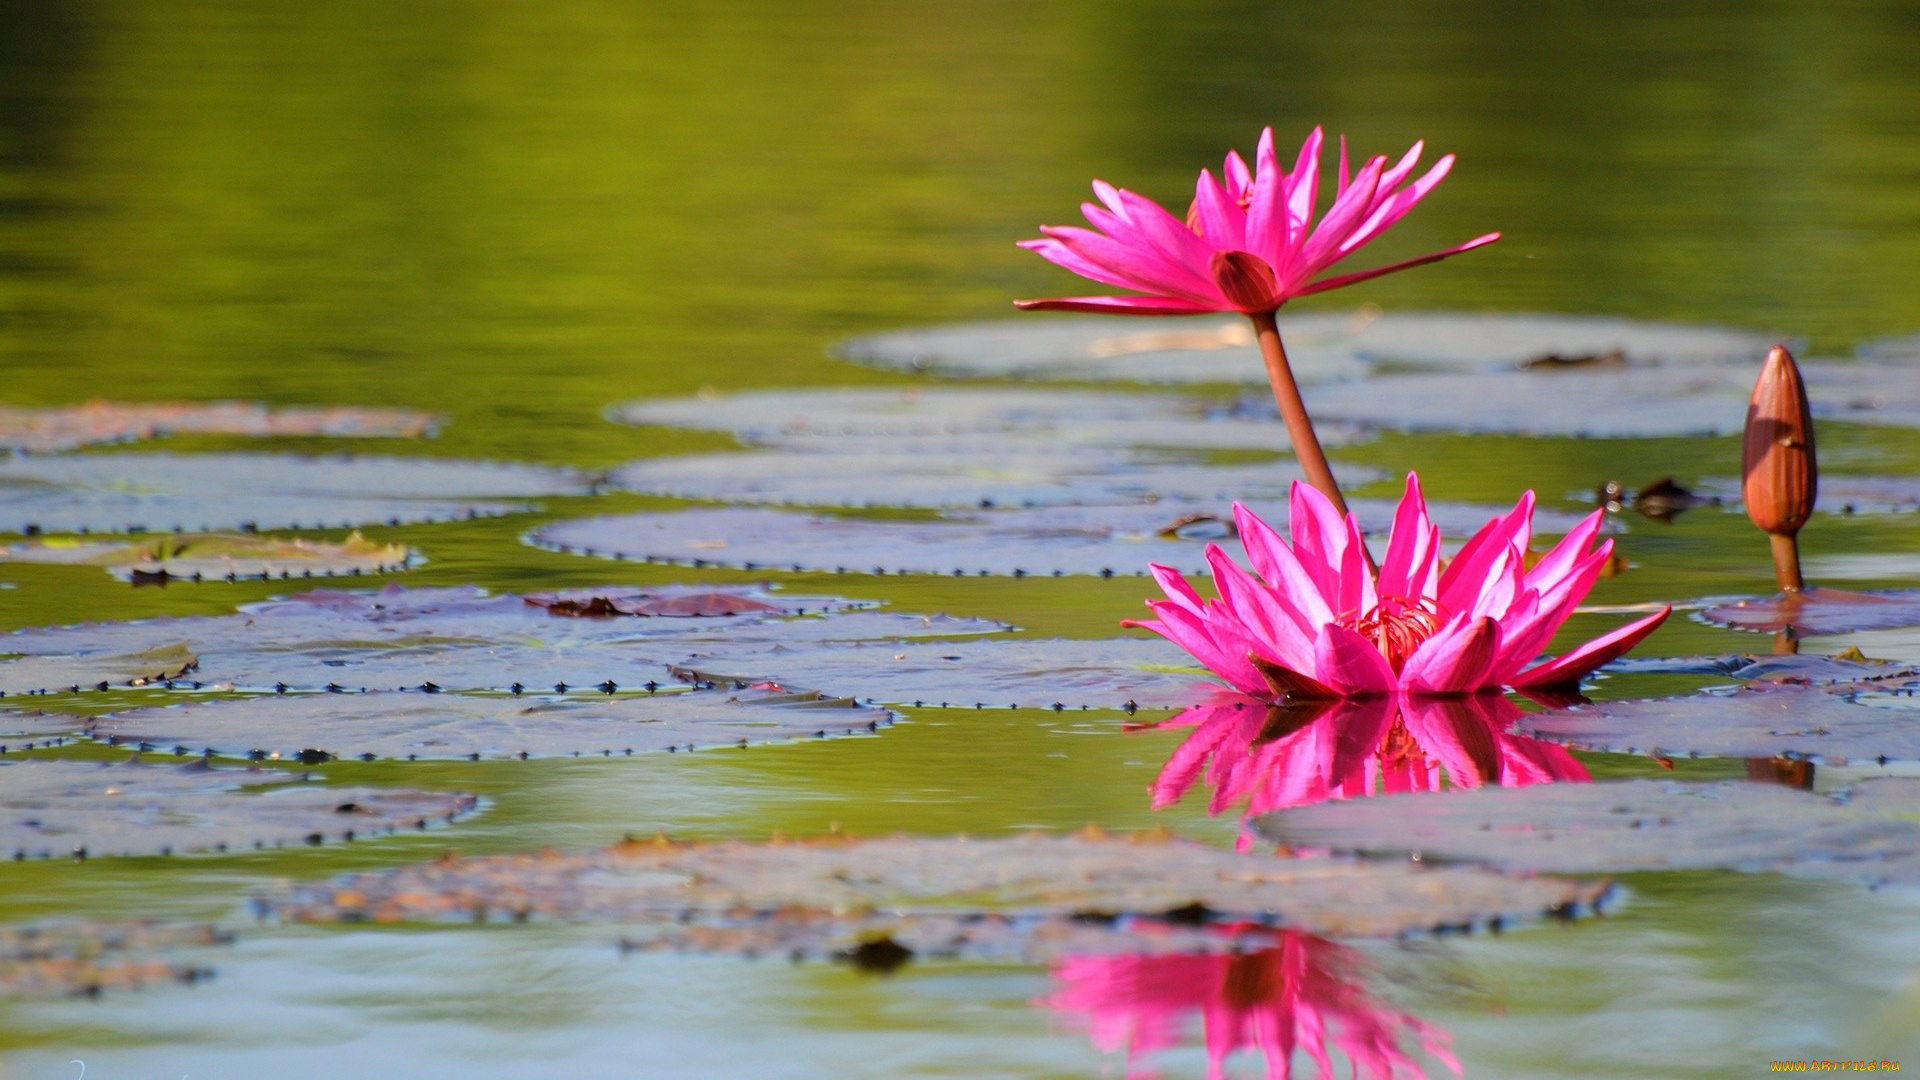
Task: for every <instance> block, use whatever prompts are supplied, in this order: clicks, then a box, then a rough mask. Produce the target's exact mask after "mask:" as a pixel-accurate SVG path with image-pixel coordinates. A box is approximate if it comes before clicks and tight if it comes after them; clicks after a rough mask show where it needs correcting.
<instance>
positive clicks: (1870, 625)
mask: <svg viewBox="0 0 1920 1080" xmlns="http://www.w3.org/2000/svg"><path fill="white" fill-rule="evenodd" d="M1700 617H1701V618H1702V619H1705V620H1706V621H1708V622H1710V623H1718V624H1720V625H1721V626H1730V627H1732V628H1734V629H1735V630H1752V631H1756V632H1758V633H1763V634H1771V633H1778V632H1780V631H1782V630H1791V631H1793V632H1794V633H1796V634H1800V635H1826V634H1847V633H1852V632H1854V631H1858V630H1892V629H1897V628H1899V627H1904V626H1920V589H1900V590H1895V589H1890V590H1886V591H1873V592H1848V591H1847V590H1845V589H1826V588H1820V587H1817V586H1816V587H1813V588H1808V589H1803V590H1801V591H1800V592H1797V593H1775V594H1774V595H1772V596H1765V597H1755V598H1753V599H1749V600H1736V601H1733V602H1731V603H1726V604H1721V605H1719V606H1717V607H1710V608H1707V609H1705V610H1704V611H1702V612H1700Z"/></svg>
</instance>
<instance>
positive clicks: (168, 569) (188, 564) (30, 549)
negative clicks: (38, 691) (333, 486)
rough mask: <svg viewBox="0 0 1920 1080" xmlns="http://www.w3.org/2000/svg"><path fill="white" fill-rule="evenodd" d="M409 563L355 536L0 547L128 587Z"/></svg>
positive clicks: (21, 558) (399, 550)
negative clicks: (90, 570)
mask: <svg viewBox="0 0 1920 1080" xmlns="http://www.w3.org/2000/svg"><path fill="white" fill-rule="evenodd" d="M412 557H413V552H412V551H411V550H410V549H409V548H408V547H407V546H406V545H405V544H379V543H375V542H373V541H371V540H368V539H367V538H366V537H364V536H361V535H360V534H359V533H358V532H356V533H354V534H353V535H351V536H349V537H347V538H346V539H345V540H344V541H342V542H340V543H337V544H334V543H327V542H324V541H318V540H298V539H294V540H281V539H275V538H273V537H266V536H254V535H247V534H239V535H233V534H226V535H223V534H218V533H213V534H195V535H187V536H167V537H162V538H159V539H155V540H130V541H122V542H112V541H100V542H85V541H73V540H28V541H23V542H21V543H16V544H11V545H6V546H0V560H9V561H13V562H30V563H53V564H57V565H87V566H100V567H104V568H106V571H107V573H109V574H112V575H113V576H114V577H117V578H119V579H120V580H122V581H131V582H133V583H134V584H136V585H140V584H164V583H166V582H169V581H236V580H240V579H243V578H309V577H332V576H333V575H335V574H382V573H387V572H389V571H393V570H403V569H405V568H406V566H407V563H408V560H410V559H411V558H412Z"/></svg>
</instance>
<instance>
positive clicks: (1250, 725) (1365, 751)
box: [1153, 690, 1593, 817]
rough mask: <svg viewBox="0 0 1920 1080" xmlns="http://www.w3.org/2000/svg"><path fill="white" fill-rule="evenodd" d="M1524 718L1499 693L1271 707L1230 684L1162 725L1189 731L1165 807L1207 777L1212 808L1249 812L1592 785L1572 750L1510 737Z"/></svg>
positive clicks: (1157, 801) (1162, 791)
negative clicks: (1412, 795)
mask: <svg viewBox="0 0 1920 1080" xmlns="http://www.w3.org/2000/svg"><path fill="white" fill-rule="evenodd" d="M1522 715H1523V714H1522V713H1521V711H1520V709H1519V707H1518V706H1516V705H1515V704H1514V703H1513V702H1511V701H1509V700H1507V698H1506V696H1505V695H1503V694H1500V693H1498V692H1495V691H1487V692H1483V693H1479V694H1469V695H1462V696H1460V697H1404V696H1396V697H1371V698H1351V699H1339V700H1333V701H1316V700H1306V701H1289V702H1281V703H1277V704H1276V703H1271V702H1268V701H1265V700H1263V699H1261V698H1255V697H1250V696H1248V695H1245V694H1240V693H1236V692H1230V691H1224V690H1223V691H1220V692H1219V693H1218V694H1217V695H1215V696H1214V697H1213V698H1211V699H1210V700H1208V701H1205V702H1203V703H1201V704H1200V705H1197V706H1195V707H1193V708H1191V709H1188V710H1186V711H1185V712H1182V713H1180V714H1179V715H1178V716H1175V717H1173V718H1172V719H1170V720H1168V721H1166V722H1165V723H1163V724H1159V725H1157V727H1159V728H1163V729H1165V728H1190V729H1192V730H1191V733H1190V734H1189V735H1188V736H1187V738H1186V740H1185V741H1184V742H1182V743H1181V744H1180V747H1179V748H1178V749H1177V750H1175V751H1174V752H1173V754H1172V756H1170V757H1169V758H1168V759H1167V764H1166V766H1165V768H1163V769H1161V771H1160V776H1159V778H1158V779H1157V780H1155V781H1154V784H1153V805H1154V809H1156V810H1157V809H1162V808H1165V807H1168V806H1171V805H1173V804H1174V803H1176V802H1178V801H1180V799H1181V798H1182V797H1183V796H1185V795H1186V793H1187V791H1188V790H1190V789H1191V788H1192V787H1193V785H1194V784H1195V783H1197V782H1198V781H1199V780H1200V779H1201V778H1202V776H1204V777H1205V779H1206V781H1207V783H1208V784H1209V785H1210V786H1211V787H1212V788H1213V794H1212V796H1211V798H1210V799H1209V801H1208V806H1207V812H1208V813H1210V814H1221V813H1225V812H1226V811H1228V810H1229V809H1231V808H1233V807H1234V806H1236V805H1243V806H1244V808H1245V809H1244V812H1245V814H1246V815H1247V816H1249V817H1252V816H1256V815H1259V814H1267V813H1271V812H1273V811H1275V810H1284V809H1287V808H1289V807H1299V806H1312V805H1314V804H1315V803H1322V802H1327V801H1328V800H1331V799H1355V798H1365V797H1368V796H1372V795H1395V794H1400V793H1403V792H1414V791H1439V790H1441V789H1442V788H1443V787H1446V786H1451V787H1453V788H1457V789H1459V788H1475V787H1481V786H1496V787H1527V786H1530V785H1533V784H1551V783H1590V782H1591V781H1592V779H1593V778H1592V776H1591V774H1589V773H1588V772H1587V769H1586V767H1585V766H1583V765H1581V764H1580V762H1579V760H1578V759H1576V758H1575V757H1574V756H1573V753H1572V752H1571V751H1569V750H1568V749H1567V748H1566V747H1564V746H1558V745H1556V744H1554V743H1550V742H1546V741H1545V740H1542V739H1535V738H1530V737H1528V736H1525V735H1513V734H1509V733H1508V729H1509V728H1511V727H1512V726H1513V724H1514V722H1515V721H1517V720H1519V719H1520V718H1521V716H1522Z"/></svg>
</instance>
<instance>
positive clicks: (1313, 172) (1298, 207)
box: [1268, 128, 1326, 267]
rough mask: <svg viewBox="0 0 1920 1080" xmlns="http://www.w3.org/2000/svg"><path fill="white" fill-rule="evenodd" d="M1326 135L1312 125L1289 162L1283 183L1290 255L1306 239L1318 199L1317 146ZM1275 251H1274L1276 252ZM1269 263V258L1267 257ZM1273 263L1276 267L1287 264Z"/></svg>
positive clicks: (1318, 165)
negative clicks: (1288, 173)
mask: <svg viewBox="0 0 1920 1080" xmlns="http://www.w3.org/2000/svg"><path fill="white" fill-rule="evenodd" d="M1325 138H1326V134H1325V133H1324V132H1323V131H1321V129H1319V128H1314V129H1313V131H1312V133H1311V134H1309V135H1308V136H1307V141H1306V142H1304V143H1301V144H1300V157H1299V158H1298V159H1297V160H1296V161H1295V162H1294V164H1293V175H1292V176H1290V177H1288V185H1287V252H1288V254H1289V255H1291V254H1292V253H1293V252H1297V251H1299V250H1300V245H1301V244H1302V243H1304V242H1305V241H1306V239H1307V223H1308V222H1310V221H1312V220H1313V205H1314V203H1315V202H1317V201H1319V198H1320V146H1321V143H1322V141H1323V140H1324V139H1325ZM1276 254H1278V253H1277V252H1276ZM1268 261H1269V262H1272V261H1273V260H1271V259H1269V260H1268ZM1292 262H1293V260H1292V259H1291V258H1288V259H1287V260H1286V261H1285V262H1275V263H1274V265H1275V266H1276V267H1279V266H1285V265H1289V264H1291V263H1292Z"/></svg>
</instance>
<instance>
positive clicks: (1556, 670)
mask: <svg viewBox="0 0 1920 1080" xmlns="http://www.w3.org/2000/svg"><path fill="white" fill-rule="evenodd" d="M1671 614H1673V608H1671V607H1666V608H1662V609H1660V610H1659V611H1656V612H1654V613H1653V614H1651V615H1649V616H1647V617H1646V618H1644V619H1641V620H1639V621H1637V622H1631V623H1628V624H1627V625H1625V626H1623V627H1621V628H1620V629H1618V630H1615V631H1614V632H1613V633H1611V634H1607V635H1605V636H1604V637H1597V638H1594V639H1593V640H1592V641H1589V642H1587V643H1586V644H1585V645H1582V646H1580V647H1579V648H1577V649H1575V650H1573V651H1572V652H1570V653H1567V654H1566V655H1564V656H1561V657H1559V658H1558V659H1555V660H1550V661H1548V662H1546V663H1544V664H1541V665H1540V666H1539V667H1536V668H1530V669H1528V670H1526V671H1523V672H1521V673H1520V674H1519V675H1517V676H1515V677H1514V678H1512V679H1510V680H1508V683H1507V685H1509V686H1512V687H1514V688H1515V689H1519V688H1520V687H1525V686H1564V685H1568V684H1571V683H1577V682H1579V681H1580V679H1581V678H1582V677H1583V676H1586V675H1589V674H1591V673H1592V672H1593V671H1594V670H1595V669H1596V668H1598V667H1600V665H1602V664H1605V663H1608V662H1610V661H1613V660H1616V659H1618V658H1619V657H1621V656H1624V655H1626V652H1627V650H1628V649H1631V648H1633V647H1634V646H1635V645H1638V644H1640V641H1641V639H1643V638H1645V637H1646V636H1647V635H1648V634H1651V633H1653V632H1654V630H1655V629H1657V628H1658V627H1659V626H1660V624H1661V623H1663V622H1666V621H1667V616H1669V615H1671Z"/></svg>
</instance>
